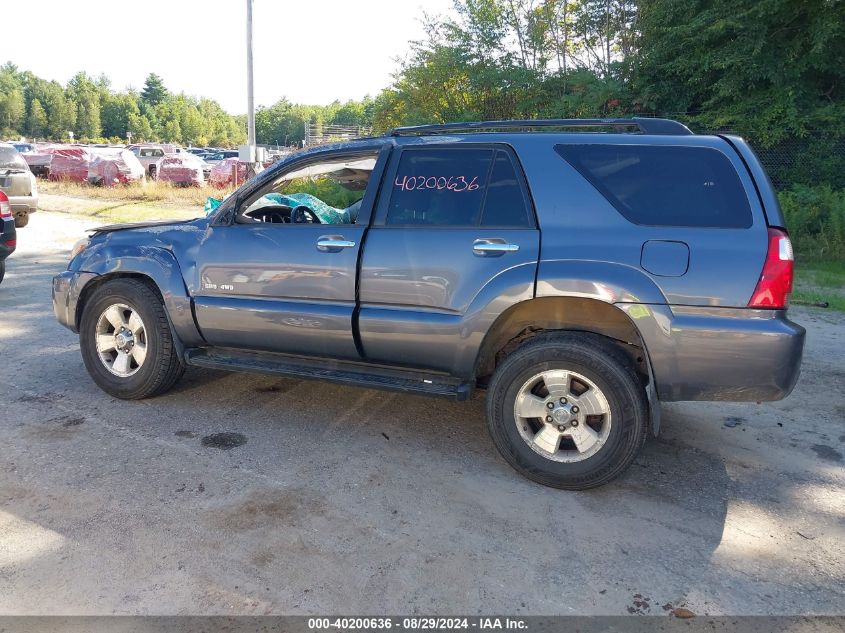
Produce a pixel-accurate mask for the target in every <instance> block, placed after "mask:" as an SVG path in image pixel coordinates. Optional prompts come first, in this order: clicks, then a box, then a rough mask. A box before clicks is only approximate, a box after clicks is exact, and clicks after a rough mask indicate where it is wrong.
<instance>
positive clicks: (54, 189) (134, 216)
mask: <svg viewBox="0 0 845 633" xmlns="http://www.w3.org/2000/svg"><path fill="white" fill-rule="evenodd" d="M227 193H229V190H220V189H212V188H211V187H174V186H172V185H171V184H170V183H164V182H157V181H151V182H146V183H136V184H131V185H125V186H118V187H95V186H92V185H89V184H85V183H76V182H51V181H45V180H40V181H39V182H38V194H39V195H38V198H39V199H38V208H39V209H43V210H45V211H52V212H56V213H69V214H73V215H80V216H87V217H91V218H96V219H98V220H103V223H112V222H139V221H144V220H158V219H178V220H184V219H189V218H196V217H200V216H202V215H203V206H204V205H205V201H206V199H207V198H209V197H214V198H222V197H223V196H224V195H226V194H227Z"/></svg>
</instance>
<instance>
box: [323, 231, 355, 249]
mask: <svg viewBox="0 0 845 633" xmlns="http://www.w3.org/2000/svg"><path fill="white" fill-rule="evenodd" d="M354 246H355V242H353V241H351V240H345V239H343V236H341V235H324V236H323V237H321V238H320V239H318V240H317V250H319V251H328V252H332V251H333V252H337V251H339V250H340V249H342V248H353V247H354Z"/></svg>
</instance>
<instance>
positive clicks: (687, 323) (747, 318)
mask: <svg viewBox="0 0 845 633" xmlns="http://www.w3.org/2000/svg"><path fill="white" fill-rule="evenodd" d="M619 307H620V308H622V309H623V310H625V311H626V312H627V313H628V315H629V316H631V318H632V320H633V321H634V323H636V324H637V326H638V327H639V330H640V333H641V334H642V337H643V341H644V342H645V345H646V348H647V350H648V354H649V358H650V360H651V364H652V369H653V372H654V377H655V383H656V387H657V394H658V397H659V398H660V400H662V401H678V400H716V401H735V402H762V401H771V400H781V399H783V398H786V397H787V396H788V395H789V394H790V393H791V392H792V389H793V388H794V387H795V383H797V382H798V377H799V375H800V373H801V357H802V354H803V351H804V337H805V333H806V331H805V330H804V328H803V327H801V326H800V325H798V324H797V323H793V322H792V321H790V320H789V319H787V318H786V313H785V311H780V310H750V309H719V308H678V307H676V308H673V309H670V308H669V307H668V306H656V305H650V306H645V305H641V304H639V305H635V304H628V305H619ZM647 314H648V316H647Z"/></svg>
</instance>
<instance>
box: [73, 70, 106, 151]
mask: <svg viewBox="0 0 845 633" xmlns="http://www.w3.org/2000/svg"><path fill="white" fill-rule="evenodd" d="M66 94H67V98H68V100H69V101H70V102H71V103H73V104H75V106H76V125H75V126H74V132H75V134H76V137H77V138H79V139H83V138H87V139H93V138H99V137H100V135H101V133H102V125H101V122H100V91H99V89H98V87H97V85H96V84H95V83H94V82H93V81H92V80H91V78H90V77H88V75H87V74H85V73H84V72H80V73H77V74H76V75H74V76H73V78H72V79H71V80H70V81H69V82H68V85H67V90H66Z"/></svg>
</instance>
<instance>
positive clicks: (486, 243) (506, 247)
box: [472, 239, 519, 255]
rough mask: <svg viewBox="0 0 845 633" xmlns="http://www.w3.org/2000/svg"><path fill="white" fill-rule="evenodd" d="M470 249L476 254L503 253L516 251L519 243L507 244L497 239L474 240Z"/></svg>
mask: <svg viewBox="0 0 845 633" xmlns="http://www.w3.org/2000/svg"><path fill="white" fill-rule="evenodd" d="M472 250H473V252H474V253H475V254H476V255H503V254H504V253H515V252H517V251H518V250H519V244H508V243H507V242H505V241H504V240H499V239H486V240H475V241H474V242H473V243H472Z"/></svg>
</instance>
